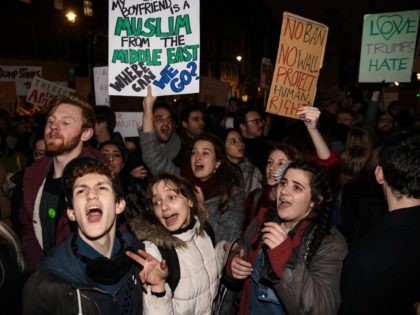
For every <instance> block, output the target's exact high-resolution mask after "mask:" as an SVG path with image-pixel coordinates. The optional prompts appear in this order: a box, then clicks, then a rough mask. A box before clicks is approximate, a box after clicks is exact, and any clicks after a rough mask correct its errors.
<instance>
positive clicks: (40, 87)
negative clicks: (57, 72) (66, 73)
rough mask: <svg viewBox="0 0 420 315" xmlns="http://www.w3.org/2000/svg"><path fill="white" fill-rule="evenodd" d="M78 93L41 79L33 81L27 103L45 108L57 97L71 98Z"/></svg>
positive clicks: (36, 78)
mask: <svg viewBox="0 0 420 315" xmlns="http://www.w3.org/2000/svg"><path fill="white" fill-rule="evenodd" d="M75 92H76V91H75V90H73V89H70V88H68V87H65V86H63V84H59V83H56V82H51V81H48V80H45V79H42V78H40V77H35V78H33V80H32V83H31V88H30V89H29V92H28V96H27V97H26V101H27V102H28V103H32V104H35V105H38V106H40V107H44V106H46V105H48V104H49V102H50V101H51V100H52V99H53V98H54V97H56V96H60V95H63V96H70V95H71V94H74V93H75Z"/></svg>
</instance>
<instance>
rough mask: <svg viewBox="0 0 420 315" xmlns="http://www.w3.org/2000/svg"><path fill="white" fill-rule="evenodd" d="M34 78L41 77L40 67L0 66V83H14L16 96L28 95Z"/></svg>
mask: <svg viewBox="0 0 420 315" xmlns="http://www.w3.org/2000/svg"><path fill="white" fill-rule="evenodd" d="M35 76H39V77H40V76H42V68H41V67H26V66H0V82H15V86H16V95H18V96H26V95H28V91H29V88H30V87H31V81H32V79H33V78H34V77H35Z"/></svg>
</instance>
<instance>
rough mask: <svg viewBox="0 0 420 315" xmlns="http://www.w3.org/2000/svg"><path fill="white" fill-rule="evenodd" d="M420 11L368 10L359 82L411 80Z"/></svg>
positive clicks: (365, 18) (364, 25) (364, 28)
mask: <svg viewBox="0 0 420 315" xmlns="http://www.w3.org/2000/svg"><path fill="white" fill-rule="evenodd" d="M419 14H420V11H401V12H389V13H379V14H366V15H365V16H364V20H363V36H362V47H361V51H360V66H359V82H382V81H385V82H394V81H398V82H410V81H411V73H412V67H413V61H414V55H415V51H416V40H417V30H418V25H419Z"/></svg>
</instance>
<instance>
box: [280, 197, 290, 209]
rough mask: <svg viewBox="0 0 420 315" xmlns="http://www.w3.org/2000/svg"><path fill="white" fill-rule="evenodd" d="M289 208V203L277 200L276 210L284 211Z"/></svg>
mask: <svg viewBox="0 0 420 315" xmlns="http://www.w3.org/2000/svg"><path fill="white" fill-rule="evenodd" d="M289 206H290V202H288V201H287V200H284V199H279V200H278V201H277V209H284V208H287V207H289Z"/></svg>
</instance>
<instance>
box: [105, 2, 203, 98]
mask: <svg viewBox="0 0 420 315" xmlns="http://www.w3.org/2000/svg"><path fill="white" fill-rule="evenodd" d="M109 5H110V7H109V62H108V65H109V94H110V95H120V96H146V95H147V89H146V87H147V86H148V85H151V86H152V93H153V95H155V96H160V95H175V94H189V93H198V92H199V66H200V60H199V59H200V20H199V17H200V2H199V1H198V0H163V1H159V0H155V1H153V0H152V1H148V0H131V1H124V0H111V1H109Z"/></svg>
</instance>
